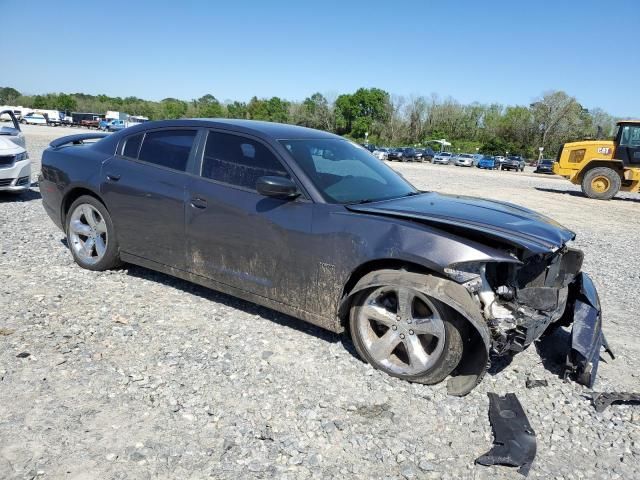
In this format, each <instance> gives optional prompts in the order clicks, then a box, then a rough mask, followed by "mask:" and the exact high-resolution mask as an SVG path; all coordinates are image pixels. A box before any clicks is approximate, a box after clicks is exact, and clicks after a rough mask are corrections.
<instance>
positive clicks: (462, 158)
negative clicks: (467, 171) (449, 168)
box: [453, 153, 473, 167]
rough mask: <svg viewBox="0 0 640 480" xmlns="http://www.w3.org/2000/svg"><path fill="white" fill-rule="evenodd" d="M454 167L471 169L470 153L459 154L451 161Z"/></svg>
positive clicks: (471, 157)
mask: <svg viewBox="0 0 640 480" xmlns="http://www.w3.org/2000/svg"><path fill="white" fill-rule="evenodd" d="M453 164H454V165H455V166H456V167H473V155H471V154H470V153H461V154H459V155H457V156H456V157H455V158H454V159H453Z"/></svg>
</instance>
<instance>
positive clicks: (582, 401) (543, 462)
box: [0, 127, 640, 479]
mask: <svg viewBox="0 0 640 480" xmlns="http://www.w3.org/2000/svg"><path fill="white" fill-rule="evenodd" d="M25 131H26V133H27V143H28V147H29V151H30V152H31V155H32V158H34V165H35V170H38V169H39V167H38V165H39V159H40V155H41V151H42V149H43V148H44V147H45V146H46V144H47V143H48V142H49V141H50V140H51V139H53V138H55V137H57V136H60V135H64V134H70V133H75V132H74V131H73V130H72V129H61V128H50V127H27V128H26V129H25ZM83 131H84V132H86V130H83ZM392 165H393V166H394V168H397V169H398V170H399V171H401V172H402V173H403V174H404V175H405V176H406V177H407V178H409V179H410V180H411V181H413V182H414V183H415V184H416V185H417V186H419V187H421V188H425V189H433V190H439V191H443V192H453V193H459V194H469V195H478V196H485V197H489V198H496V199H500V200H507V201H513V202H516V203H519V204H523V205H526V206H528V207H531V208H534V209H537V210H539V211H541V212H543V213H546V214H548V215H550V216H552V217H554V218H556V219H557V220H559V221H560V222H562V223H564V224H566V225H567V226H569V227H571V228H572V229H574V230H575V231H576V232H577V233H578V239H577V241H576V244H577V246H579V247H580V248H583V249H584V250H585V253H586V262H585V270H586V271H588V272H590V273H591V274H592V276H593V277H594V279H595V281H596V282H597V284H598V286H599V288H600V295H601V300H602V304H603V308H604V315H605V332H606V334H607V338H608V339H609V342H610V344H611V346H612V348H613V349H614V350H615V352H616V354H617V355H618V357H617V359H616V360H614V361H608V362H607V363H602V364H601V369H600V376H599V380H598V382H597V383H596V387H595V390H597V391H638V390H640V382H639V380H640V373H639V372H640V360H639V359H640V355H639V353H640V352H639V349H640V348H639V344H638V339H639V334H638V313H639V309H638V307H637V301H638V298H637V293H638V291H639V290H640V288H639V287H640V256H639V255H638V234H637V232H638V231H640V216H639V215H638V208H639V207H640V205H639V203H640V196H638V195H620V198H616V199H614V200H612V201H610V202H599V201H595V200H589V199H586V198H583V197H582V196H580V195H578V194H576V192H577V191H578V190H577V189H576V188H575V187H573V186H572V185H571V184H569V183H568V182H565V181H562V180H560V179H555V178H552V177H540V176H537V175H534V174H532V173H524V174H522V173H515V172H489V171H479V170H477V169H475V168H462V167H453V166H432V165H426V164H395V163H394V164H392ZM63 239H64V235H63V234H62V233H61V232H60V231H59V230H57V229H56V227H54V225H53V224H52V222H51V221H50V220H49V218H48V217H47V216H46V214H45V213H44V211H43V209H42V206H41V204H40V200H39V193H38V190H37V188H34V189H33V190H32V192H31V193H30V194H29V195H26V196H24V197H23V198H14V197H6V196H2V197H0V279H1V280H0V478H2V479H5V478H6V479H13V478H16V479H23V478H29V479H31V478H56V479H57V478H69V479H96V478H101V479H129V478H135V479H145V478H185V479H186V478H207V477H211V478H229V479H236V478H274V477H276V478H307V477H310V478H345V477H349V478H450V479H454V478H517V476H518V475H517V474H516V473H515V470H514V469H510V468H508V467H482V466H476V465H474V464H473V461H474V459H475V458H476V457H478V456H479V455H481V454H483V453H485V452H486V451H487V450H489V448H490V447H491V442H492V434H491V428H490V425H489V422H488V416H487V410H488V399H487V396H486V392H489V391H493V392H497V393H501V394H503V393H506V392H515V393H517V395H518V397H519V399H520V401H521V403H522V405H523V407H524V409H525V411H526V412H527V414H528V416H529V420H530V422H531V425H532V426H533V428H534V429H535V431H536V435H537V440H538V454H537V457H536V460H535V462H534V465H533V468H532V470H531V473H530V475H529V477H530V478H544V479H547V478H568V479H580V478H623V479H630V478H639V477H640V407H638V406H631V405H614V406H612V407H610V408H609V409H607V410H606V411H605V412H604V413H602V414H597V413H596V412H595V410H594V409H593V407H592V406H591V404H590V401H589V397H590V392H589V390H588V389H586V388H584V387H582V386H580V385H577V384H575V383H564V382H563V381H562V380H561V379H560V378H559V377H558V375H557V372H558V368H559V366H560V364H561V362H562V361H563V358H562V356H561V355H557V354H556V355H553V354H552V353H551V352H552V351H553V348H552V346H553V344H554V343H555V344H556V345H557V346H558V347H563V346H564V344H563V342H565V341H566V333H564V332H559V333H557V334H556V335H554V336H553V337H551V338H550V339H549V342H548V344H547V345H545V346H541V347H540V348H539V350H541V351H542V352H543V353H545V354H546V357H547V358H546V359H545V361H544V362H543V361H542V360H541V358H540V356H539V354H538V352H537V351H536V348H530V349H529V350H528V351H526V352H524V353H522V354H520V355H517V356H516V357H515V359H514V360H513V362H512V363H511V364H509V365H503V364H502V363H500V364H498V365H496V366H494V367H493V368H492V370H491V374H490V375H487V377H486V378H485V380H484V381H483V383H482V384H481V385H480V386H479V387H478V388H477V389H476V390H474V391H473V392H472V393H471V394H470V395H468V396H467V397H465V398H452V397H448V396H447V395H446V391H445V387H444V385H437V386H435V387H428V386H423V385H412V384H409V383H405V382H402V381H399V380H396V379H393V378H391V377H388V376H386V375H384V374H382V373H380V372H377V371H375V370H373V369H371V368H370V367H368V366H367V365H365V364H363V363H362V362H360V361H359V360H358V359H356V358H355V357H354V354H353V348H352V347H351V346H350V344H349V343H348V342H346V341H345V342H344V343H343V341H342V339H341V338H339V337H338V336H335V335H333V334H331V333H327V332H324V331H322V330H320V329H318V328H316V327H313V326H309V325H307V324H304V323H303V322H300V321H297V320H295V319H293V318H290V317H287V316H284V315H281V314H278V313H275V312H273V311H270V310H268V309H265V308H261V307H257V306H254V305H252V304H249V303H246V302H243V301H240V300H236V299H234V298H231V297H228V296H225V295H222V294H219V293H216V292H214V291H210V290H206V289H204V288H200V287H197V286H194V285H191V284H188V283H186V282H183V281H180V280H176V279H173V278H170V277H167V276H165V275H161V274H157V273H154V272H151V271H149V270H145V269H142V268H137V267H131V268H128V269H125V270H120V271H114V272H108V273H93V272H89V271H86V270H82V269H80V268H79V267H77V266H76V265H75V264H74V263H73V261H72V259H71V255H70V254H69V253H68V251H67V250H66V248H65V246H64V244H63V243H62V241H63ZM23 352H27V353H29V354H30V355H29V356H27V357H26V358H18V357H17V355H18V354H20V353H23ZM499 367H503V368H499ZM527 376H531V377H532V378H536V379H546V380H547V381H548V382H549V386H548V387H540V388H535V389H526V388H525V387H524V384H525V380H526V378H527Z"/></svg>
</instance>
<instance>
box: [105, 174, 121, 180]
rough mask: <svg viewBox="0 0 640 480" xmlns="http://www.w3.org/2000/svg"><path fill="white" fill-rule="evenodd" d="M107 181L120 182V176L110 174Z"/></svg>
mask: <svg viewBox="0 0 640 480" xmlns="http://www.w3.org/2000/svg"><path fill="white" fill-rule="evenodd" d="M107 180H109V181H111V182H117V181H118V180H120V175H115V174H113V173H109V174H107Z"/></svg>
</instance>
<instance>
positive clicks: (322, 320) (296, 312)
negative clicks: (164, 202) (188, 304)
mask: <svg viewBox="0 0 640 480" xmlns="http://www.w3.org/2000/svg"><path fill="white" fill-rule="evenodd" d="M120 259H121V260H122V261H123V262H126V263H132V264H134V265H138V266H141V267H145V268H148V269H150V270H155V271H157V272H161V273H165V274H167V275H171V276H172V277H177V278H180V279H182V280H186V281H187V282H192V283H195V284H197V285H201V286H203V287H206V288H210V289H212V290H216V291H218V292H222V293H226V294H227V295H231V296H232V297H237V298H240V299H242V300H246V301H248V302H251V303H255V304H257V305H261V306H263V307H267V308H270V309H272V310H275V311H277V312H280V313H284V314H286V315H290V316H292V317H296V318H299V319H301V320H304V321H305V322H309V323H312V324H313V325H317V326H318V327H320V328H324V329H325V330H329V331H332V332H335V333H341V332H342V331H344V327H343V326H342V325H341V322H340V321H339V319H338V318H334V319H330V318H326V317H322V316H320V315H316V314H314V313H311V312H307V311H306V310H302V309H300V308H297V307H294V306H291V305H286V304H284V303H281V302H277V301H275V300H272V299H270V298H267V297H263V296H261V295H256V294H254V293H251V292H248V291H246V290H242V289H240V288H237V287H233V286H231V285H227V284H226V283H222V282H217V281H215V280H212V279H210V278H208V277H203V276H201V275H196V274H194V273H191V272H187V271H184V270H180V269H177V268H173V267H170V266H168V265H163V264H161V263H158V262H154V261H152V260H147V259H146V258H142V257H138V256H137V255H132V254H130V253H126V252H120Z"/></svg>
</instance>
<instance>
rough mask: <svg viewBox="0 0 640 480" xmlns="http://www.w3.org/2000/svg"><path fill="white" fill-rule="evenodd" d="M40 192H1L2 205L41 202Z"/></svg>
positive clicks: (0, 201) (0, 200)
mask: <svg viewBox="0 0 640 480" xmlns="http://www.w3.org/2000/svg"><path fill="white" fill-rule="evenodd" d="M41 198H42V197H41V196H40V192H39V191H37V190H27V191H26V192H22V193H9V192H0V203H19V202H30V201H32V200H40V199H41Z"/></svg>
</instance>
